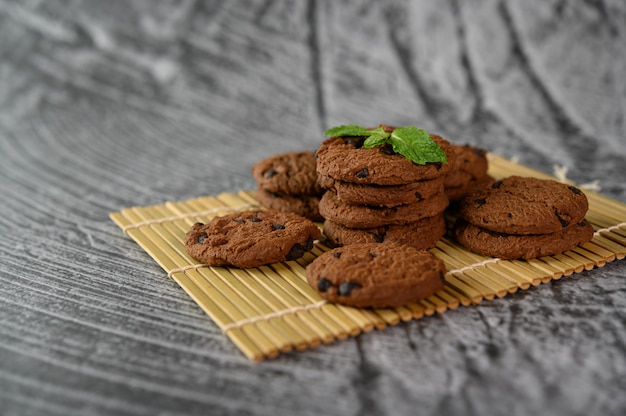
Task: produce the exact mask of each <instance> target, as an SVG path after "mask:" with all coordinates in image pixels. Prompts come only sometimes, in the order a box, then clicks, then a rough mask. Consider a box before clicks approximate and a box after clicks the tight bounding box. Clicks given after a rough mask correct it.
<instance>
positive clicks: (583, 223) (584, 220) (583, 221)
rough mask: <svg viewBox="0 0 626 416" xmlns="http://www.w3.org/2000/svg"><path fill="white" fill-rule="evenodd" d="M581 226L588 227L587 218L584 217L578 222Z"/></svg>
mask: <svg viewBox="0 0 626 416" xmlns="http://www.w3.org/2000/svg"><path fill="white" fill-rule="evenodd" d="M576 225H578V226H579V227H586V226H587V220H586V219H584V218H583V220H582V221H581V222H579V223H578V224H576Z"/></svg>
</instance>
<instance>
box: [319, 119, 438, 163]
mask: <svg viewBox="0 0 626 416" xmlns="http://www.w3.org/2000/svg"><path fill="white" fill-rule="evenodd" d="M324 135H325V136H334V137H366V139H365V141H364V142H363V147H365V148H366V149H371V148H373V147H376V146H381V145H383V144H385V143H389V144H390V145H391V147H392V148H393V151H394V152H396V153H399V154H401V155H402V156H404V157H406V158H407V159H409V160H410V161H411V162H413V163H417V164H419V165H424V164H426V163H436V162H442V163H448V159H447V157H446V153H445V152H444V151H443V149H442V148H441V147H440V146H439V145H438V144H437V143H435V141H434V140H433V139H432V137H430V134H429V133H428V132H427V131H426V130H422V129H418V128H417V127H413V126H405V127H398V128H397V129H394V130H393V131H392V132H391V133H388V132H386V131H385V130H384V129H383V127H382V126H379V127H377V128H375V129H368V128H367V127H363V126H357V125H356V124H348V125H344V126H338V127H333V128H331V129H328V130H326V131H325V132H324Z"/></svg>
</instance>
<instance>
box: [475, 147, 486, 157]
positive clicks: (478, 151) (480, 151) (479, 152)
mask: <svg viewBox="0 0 626 416" xmlns="http://www.w3.org/2000/svg"><path fill="white" fill-rule="evenodd" d="M485 153H487V152H486V151H485V150H484V149H481V148H479V147H476V148H474V154H475V155H476V156H481V157H483V156H485Z"/></svg>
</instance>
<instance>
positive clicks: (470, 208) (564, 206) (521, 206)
mask: <svg viewBox="0 0 626 416" xmlns="http://www.w3.org/2000/svg"><path fill="white" fill-rule="evenodd" d="M587 209H588V202H587V197H586V196H585V194H584V193H583V192H582V191H581V190H580V189H578V188H576V187H574V186H572V185H567V184H563V183H560V182H557V181H554V180H548V179H537V178H526V177H520V176H510V177H508V178H504V179H502V180H499V181H496V182H494V183H493V185H492V186H491V187H489V188H485V189H481V190H478V191H474V192H471V193H469V194H468V195H466V196H465V197H464V198H463V199H462V200H461V202H460V204H459V217H460V218H462V219H464V220H466V221H467V222H469V223H471V224H474V225H476V226H478V227H480V228H483V229H487V230H491V231H496V232H500V233H506V234H547V233H554V232H557V231H560V230H562V229H564V228H567V227H568V226H570V225H572V224H576V223H579V222H580V221H582V219H583V218H584V216H585V214H586V212H587Z"/></svg>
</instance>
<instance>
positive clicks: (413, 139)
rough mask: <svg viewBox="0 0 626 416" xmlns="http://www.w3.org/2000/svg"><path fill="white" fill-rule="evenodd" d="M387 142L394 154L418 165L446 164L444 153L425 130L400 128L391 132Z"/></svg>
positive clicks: (411, 127) (409, 127) (410, 127)
mask: <svg viewBox="0 0 626 416" xmlns="http://www.w3.org/2000/svg"><path fill="white" fill-rule="evenodd" d="M388 142H389V143H390V144H391V146H392V147H393V151H394V152H396V153H400V154H401V155H403V156H404V157H406V158H407V159H409V160H410V161H412V162H414V163H417V164H419V165H424V164H426V163H432V162H443V163H448V160H447V158H446V153H445V152H444V151H443V149H442V148H441V147H439V145H438V144H437V143H435V141H434V140H433V139H432V137H430V134H428V132H427V131H426V130H421V129H418V128H416V127H413V126H407V127H400V128H397V129H395V130H394V131H393V132H391V136H390V137H389V139H388Z"/></svg>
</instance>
